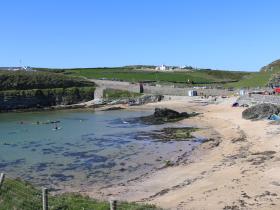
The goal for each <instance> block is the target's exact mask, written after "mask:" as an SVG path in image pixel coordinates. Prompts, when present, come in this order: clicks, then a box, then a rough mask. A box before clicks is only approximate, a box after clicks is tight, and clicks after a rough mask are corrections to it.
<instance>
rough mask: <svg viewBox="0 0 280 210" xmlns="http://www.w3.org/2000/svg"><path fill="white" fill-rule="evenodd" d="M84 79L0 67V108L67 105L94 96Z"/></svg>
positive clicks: (91, 85)
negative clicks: (2, 69)
mask: <svg viewBox="0 0 280 210" xmlns="http://www.w3.org/2000/svg"><path fill="white" fill-rule="evenodd" d="M94 90H95V84H94V83H93V82H89V81H87V80H85V79H81V78H77V77H76V78H75V77H70V76H66V75H63V74H58V73H50V72H37V71H32V72H28V71H0V110H1V111H6V110H12V109H25V108H42V107H48V106H55V105H70V104H75V103H79V102H84V101H89V100H92V99H94Z"/></svg>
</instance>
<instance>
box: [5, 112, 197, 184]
mask: <svg viewBox="0 0 280 210" xmlns="http://www.w3.org/2000/svg"><path fill="white" fill-rule="evenodd" d="M147 114H150V113H147V112H130V111H125V110H122V111H110V112H86V111H60V112H41V113H39V112H37V113H8V114H0V171H1V172H2V171H4V172H5V173H7V174H8V175H10V176H14V177H21V178H22V179H24V180H27V181H30V182H32V183H35V184H38V185H51V186H53V187H55V186H57V184H59V185H62V184H63V185H65V186H73V187H75V186H81V185H82V184H83V185H89V184H94V185H98V186H103V185H105V184H106V185H107V184H111V183H115V182H119V181H123V180H127V179H129V178H133V177H136V176H139V175H141V174H144V173H147V172H149V171H151V170H153V169H154V168H156V167H159V166H161V165H162V164H163V163H164V161H165V160H170V159H172V158H174V157H176V156H178V154H180V153H181V154H182V153H184V152H185V151H186V150H190V149H192V147H193V146H195V144H197V143H190V142H169V143H162V142H158V141H156V142H155V141H152V140H151V139H145V138H144V139H143V138H141V140H138V139H139V138H137V133H138V132H143V131H150V130H154V129H158V128H159V127H158V126H147V125H141V124H137V123H135V124H131V123H128V122H127V121H126V119H127V118H133V117H139V116H143V115H147ZM56 121H59V122H57V123H55V122H56Z"/></svg>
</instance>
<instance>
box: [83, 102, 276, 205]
mask: <svg viewBox="0 0 280 210" xmlns="http://www.w3.org/2000/svg"><path fill="white" fill-rule="evenodd" d="M195 100H196V99H195V98H193V99H190V100H188V99H187V100H173V101H163V102H159V103H154V104H147V105H144V106H140V107H136V109H144V110H146V109H149V108H154V107H166V108H172V109H174V110H176V111H180V112H181V111H196V112H202V113H203V114H202V115H198V116H196V117H194V118H190V119H185V120H183V121H180V122H178V123H176V124H178V125H184V124H191V125H194V126H195V125H198V126H199V125H200V127H203V128H204V129H201V130H200V131H198V132H197V133H196V135H201V136H202V135H203V136H207V137H208V138H209V139H216V141H214V142H211V141H209V142H207V143H205V144H201V146H199V147H198V148H197V149H195V150H194V151H193V153H192V155H191V156H190V157H191V158H189V159H188V160H187V161H186V162H185V163H182V164H179V165H176V166H172V167H168V168H164V169H161V170H159V171H156V172H154V173H151V174H147V175H146V176H144V177H142V178H140V179H137V180H132V181H130V182H127V183H126V184H125V185H120V186H111V187H109V188H105V189H101V191H100V192H97V191H96V190H95V189H91V188H89V190H88V191H87V192H85V191H84V192H83V193H84V194H86V195H89V196H91V197H97V198H103V199H104V198H108V197H114V198H116V199H118V200H127V201H136V202H148V203H151V204H156V205H158V206H159V207H163V208H168V209H278V208H277V206H278V207H279V206H280V188H279V186H280V177H279V176H278V175H277V174H279V173H280V166H279V164H278V161H280V155H278V153H280V142H279V140H278V139H279V136H278V135H279V134H280V129H278V127H277V126H276V125H271V124H269V123H268V122H267V121H264V120H263V121H248V120H244V119H242V117H241V113H242V111H243V110H244V108H240V107H239V108H232V107H231V104H232V102H234V101H235V100H236V98H234V97H233V98H226V99H221V101H219V103H217V104H209V105H204V103H202V102H203V101H200V102H197V103H196V102H195V103H193V102H194V101H195ZM133 109H135V107H133ZM93 188H94V187H93ZM229 195H230V196H229ZM206 207H207V208H206Z"/></svg>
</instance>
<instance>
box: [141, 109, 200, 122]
mask: <svg viewBox="0 0 280 210" xmlns="http://www.w3.org/2000/svg"><path fill="white" fill-rule="evenodd" d="M196 115H197V113H190V114H189V113H187V112H181V113H180V112H177V111H174V110H172V109H167V108H163V109H161V108H156V109H155V112H154V114H153V115H150V116H145V117H140V121H141V122H143V123H145V124H153V125H159V124H164V123H168V122H176V121H179V120H183V119H185V118H189V117H193V116H196Z"/></svg>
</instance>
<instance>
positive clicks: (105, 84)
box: [92, 80, 238, 96]
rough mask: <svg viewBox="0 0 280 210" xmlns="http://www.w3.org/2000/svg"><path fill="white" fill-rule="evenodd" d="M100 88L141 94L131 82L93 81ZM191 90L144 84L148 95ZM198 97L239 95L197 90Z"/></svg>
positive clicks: (138, 88) (179, 92)
mask: <svg viewBox="0 0 280 210" xmlns="http://www.w3.org/2000/svg"><path fill="white" fill-rule="evenodd" d="M92 81H93V82H94V83H96V84H97V85H98V86H99V87H98V88H103V89H106V88H108V89H116V90H125V91H130V92H136V93H139V92H140V87H139V84H137V83H135V84H133V83H129V82H119V81H109V80H92ZM189 90H194V89H193V88H183V87H175V86H174V85H156V86H152V85H149V84H144V93H147V94H156V95H173V96H187V95H188V91H189ZM195 90H196V91H197V93H198V95H206V96H221V95H225V96H229V95H233V94H237V93H238V91H229V90H226V89H203V88H197V89H195Z"/></svg>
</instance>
